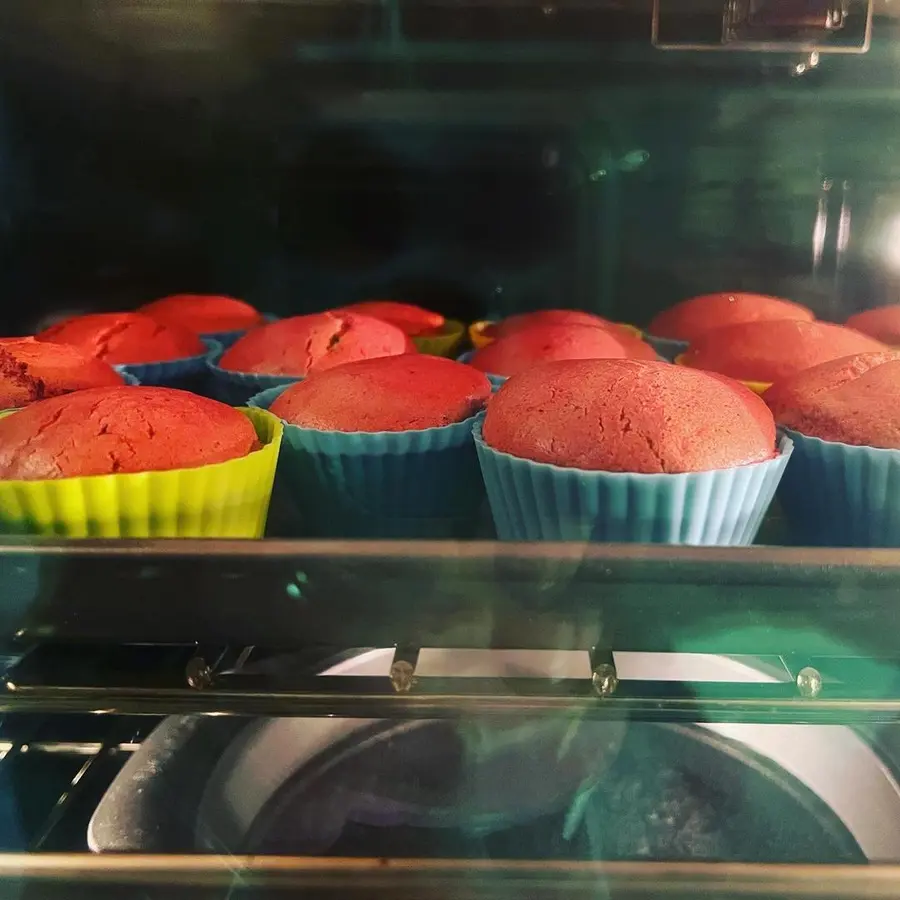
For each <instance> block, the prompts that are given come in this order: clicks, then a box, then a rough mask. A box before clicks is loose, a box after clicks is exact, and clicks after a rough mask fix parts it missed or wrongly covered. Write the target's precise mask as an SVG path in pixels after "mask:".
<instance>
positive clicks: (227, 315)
mask: <svg viewBox="0 0 900 900" xmlns="http://www.w3.org/2000/svg"><path fill="white" fill-rule="evenodd" d="M138 312H142V313H144V314H145V315H148V316H150V317H151V318H153V319H155V320H156V321H157V322H162V323H163V324H164V325H175V326H178V327H180V328H184V329H187V330H188V331H191V332H193V333H194V334H196V335H198V336H199V337H203V338H209V339H210V340H214V341H215V342H216V343H218V344H221V346H223V347H230V346H231V345H232V344H233V343H234V342H235V341H236V340H237V339H238V338H239V337H240V336H241V335H242V334H244V333H245V332H247V331H249V330H250V329H251V328H255V327H256V326H257V325H262V323H263V321H264V319H263V315H262V313H260V312H258V311H257V310H256V309H254V308H253V307H252V306H251V305H250V304H249V303H246V302H245V301H243V300H237V299H236V298H234V297H223V296H219V295H218V294H173V295H172V296H170V297H163V298H161V299H159V300H154V301H153V302H152V303H145V304H144V305H143V306H141V307H140V308H139V309H138Z"/></svg>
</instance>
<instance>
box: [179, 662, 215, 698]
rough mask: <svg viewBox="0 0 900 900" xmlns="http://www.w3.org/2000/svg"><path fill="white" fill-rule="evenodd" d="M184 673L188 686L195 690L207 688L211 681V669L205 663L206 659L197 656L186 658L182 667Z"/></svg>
mask: <svg viewBox="0 0 900 900" xmlns="http://www.w3.org/2000/svg"><path fill="white" fill-rule="evenodd" d="M184 674H185V677H186V678H187V683H188V686H189V687H192V688H194V690H197V691H202V690H203V689H204V688H208V687H209V686H210V685H211V684H212V682H213V677H212V669H210V667H209V666H208V665H207V664H206V660H205V659H202V658H201V657H199V656H195V657H194V658H193V659H190V660H188V664H187V665H186V666H185V667H184Z"/></svg>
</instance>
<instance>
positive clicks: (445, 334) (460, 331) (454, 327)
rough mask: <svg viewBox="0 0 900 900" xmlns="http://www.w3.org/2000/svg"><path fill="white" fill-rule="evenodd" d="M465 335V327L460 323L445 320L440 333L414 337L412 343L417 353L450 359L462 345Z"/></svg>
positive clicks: (453, 320) (454, 320)
mask: <svg viewBox="0 0 900 900" xmlns="http://www.w3.org/2000/svg"><path fill="white" fill-rule="evenodd" d="M465 333H466V326H465V325H463V323H462V322H458V321H457V320H456V319H447V321H446V322H444V327H443V328H442V329H441V331H440V333H438V334H423V335H420V336H418V337H414V338H413V339H412V342H413V343H414V344H415V345H416V349H417V350H418V351H419V353H427V354H429V355H430V356H449V357H452V356H453V355H454V353H455V352H456V349H457V348H458V347H459V345H460V343H462V339H463V337H464V336H465Z"/></svg>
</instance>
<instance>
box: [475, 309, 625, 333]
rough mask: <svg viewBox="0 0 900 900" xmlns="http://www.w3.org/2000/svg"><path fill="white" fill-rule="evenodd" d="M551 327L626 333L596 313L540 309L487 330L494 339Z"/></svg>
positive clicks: (577, 310) (508, 318)
mask: <svg viewBox="0 0 900 900" xmlns="http://www.w3.org/2000/svg"><path fill="white" fill-rule="evenodd" d="M549 325H593V326H595V327H599V328H612V329H614V330H622V331H626V330H627V329H623V328H622V327H621V326H620V325H619V324H618V323H616V322H612V321H610V320H609V319H604V318H603V317H602V316H598V315H596V313H590V312H585V311H584V310H580V309H539V310H536V311H535V312H527V313H517V314H516V315H514V316H507V318H505V319H501V320H500V321H499V322H496V323H494V324H493V325H491V326H489V327H488V328H487V329H486V330H485V334H486V335H488V336H489V337H492V338H502V337H507V336H508V335H510V334H515V333H516V332H519V331H525V330H527V329H531V328H546V327H547V326H549Z"/></svg>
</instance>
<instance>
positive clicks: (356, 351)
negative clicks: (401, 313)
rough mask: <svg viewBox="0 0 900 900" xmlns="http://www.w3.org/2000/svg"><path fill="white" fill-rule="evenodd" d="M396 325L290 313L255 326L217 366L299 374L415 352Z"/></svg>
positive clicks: (349, 317) (341, 316) (344, 315)
mask: <svg viewBox="0 0 900 900" xmlns="http://www.w3.org/2000/svg"><path fill="white" fill-rule="evenodd" d="M415 351H416V348H415V345H414V344H413V343H412V341H411V340H410V339H409V337H407V335H405V334H404V333H403V332H402V331H401V330H400V329H399V328H397V327H396V326H395V325H391V324H389V323H388V322H383V321H381V320H380V319H373V318H371V317H370V316H361V315H357V314H356V313H343V312H324V313H313V314H312V315H307V316H293V317H291V318H289V319H282V320H281V321H279V322H272V323H271V324H270V325H263V326H262V327H260V328H254V329H253V331H251V332H249V333H248V334H245V335H244V336H243V337H242V338H240V340H238V341H237V342H236V343H235V344H234V345H233V346H232V347H231V349H230V350H227V351H226V352H225V354H224V355H223V356H222V358H221V360H220V361H219V366H220V368H222V369H228V370H230V371H232V372H253V373H257V374H260V375H287V376H294V377H298V378H302V377H305V376H306V375H309V374H311V373H313V372H322V371H324V370H326V369H330V368H333V367H334V366H340V365H343V364H344V363H348V362H354V361H356V360H360V359H373V358H377V357H382V356H399V355H400V354H401V353H415Z"/></svg>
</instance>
